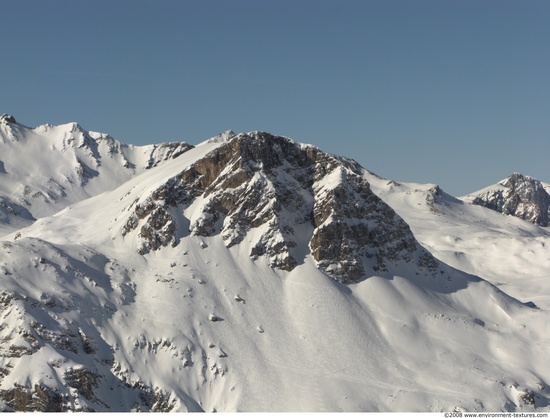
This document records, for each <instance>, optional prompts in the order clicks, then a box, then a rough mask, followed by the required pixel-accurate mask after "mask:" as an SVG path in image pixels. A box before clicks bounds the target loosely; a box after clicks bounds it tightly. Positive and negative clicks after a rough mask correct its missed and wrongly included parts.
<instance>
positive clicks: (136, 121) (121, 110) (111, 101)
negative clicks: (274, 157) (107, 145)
mask: <svg viewBox="0 0 550 418" xmlns="http://www.w3.org/2000/svg"><path fill="white" fill-rule="evenodd" d="M0 5H1V10H2V23H1V25H0V39H2V41H3V42H2V50H1V53H0V77H1V89H0V113H10V114H13V115H14V116H15V117H16V118H17V119H18V121H19V122H21V123H23V124H25V125H27V126H37V125H39V124H43V123H51V124H60V123H66V122H73V121H74V122H79V123H80V124H81V125H82V126H83V127H84V128H85V129H89V130H96V131H101V132H106V133H109V134H111V135H113V136H114V137H115V138H117V139H120V140H122V141H124V142H128V143H135V144H145V143H153V142H159V141H174V140H185V141H188V142H190V143H198V142H200V141H202V140H204V139H207V138H209V137H211V136H213V135H216V134H217V133H219V132H222V131H225V130H228V129H232V130H234V131H236V132H243V131H252V130H264V131H269V132H272V133H276V134H280V135H285V136H288V137H291V138H294V139H296V140H297V141H300V142H306V143H312V144H315V145H317V146H319V147H320V148H322V149H323V150H325V151H328V152H332V153H336V154H339V155H344V156H347V157H351V158H354V159H356V160H357V161H358V162H360V163H361V164H362V165H363V166H364V167H365V168H367V169H369V170H371V171H374V172H375V173H377V174H379V175H381V176H384V177H387V178H390V179H394V180H398V181H413V182H422V183H428V182H429V183H438V184H440V185H441V187H443V189H444V190H446V191H447V192H448V193H451V194H454V195H461V194H465V193H468V192H471V191H474V190H477V189H479V188H482V187H485V186H486V185H489V184H492V183H494V182H496V181H498V180H500V179H501V178H504V177H506V176H508V175H509V174H511V173H512V172H513V171H519V172H522V173H523V174H527V175H532V176H534V177H537V178H539V179H540V180H543V181H546V182H550V169H549V161H550V25H549V24H548V22H550V2H549V1H546V0H537V1H535V0H521V1H519V0H517V1H508V0H362V1H359V0H277V1H274V0H200V1H199V0H196V1H192V0H188V1H186V0H178V1H176V0H125V1H123V0H108V1H107V0H93V1H91V0H88V1H87V0H51V1H44V0H18V1H1V0H0Z"/></svg>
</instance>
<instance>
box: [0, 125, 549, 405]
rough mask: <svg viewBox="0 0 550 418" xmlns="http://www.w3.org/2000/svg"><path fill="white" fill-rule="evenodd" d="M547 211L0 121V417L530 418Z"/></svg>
mask: <svg viewBox="0 0 550 418" xmlns="http://www.w3.org/2000/svg"><path fill="white" fill-rule="evenodd" d="M548 190H550V187H549V186H548V185H545V184H543V183H541V182H540V181H538V180H535V179H532V178H530V177H526V176H522V175H520V174H517V173H515V174H513V175H512V176H510V177H509V178H508V179H505V180H503V181H502V182H500V183H498V184H497V185H494V186H490V187H488V188H486V189H483V190H481V191H479V192H477V193H473V194H472V195H469V196H466V197H464V198H455V197H452V196H450V195H448V194H446V193H445V192H444V191H442V190H441V189H440V188H439V187H438V186H436V185H433V184H430V185H421V184H413V183H397V182H394V181H391V180H386V179H383V178H381V177H379V176H377V175H375V174H373V173H371V172H369V171H367V170H365V169H364V168H362V167H361V166H360V165H359V164H358V163H357V162H355V161H353V160H351V159H348V158H343V157H338V156H335V155H331V154H328V153H325V152H323V151H322V150H320V149H318V148H316V147H314V146H312V145H305V144H301V143H298V142H295V141H293V140H291V139H289V138H286V137H281V136H276V135H272V134H269V133H266V132H250V133H240V134H235V133H233V132H231V131H228V132H225V133H223V134H220V135H218V136H216V137H214V138H211V139H209V140H207V141H204V142H202V143H200V144H198V145H196V146H193V145H189V144H186V143H164V144H157V145H149V146H143V147H137V146H132V145H127V144H124V143H122V142H120V141H117V140H115V139H113V138H112V137H110V136H109V135H106V134H100V133H97V132H92V131H86V130H84V129H83V128H81V127H80V126H79V125H78V124H75V123H71V124H66V125H60V126H51V125H42V126H39V127H37V128H28V127H25V126H23V125H21V124H19V123H18V122H17V121H16V119H15V118H14V117H13V116H9V115H3V116H2V117H0V237H2V238H0V246H1V248H2V251H1V252H0V315H1V318H2V320H1V322H0V353H1V356H0V409H1V410H5V411H11V410H15V411H112V412H117V411H208V412H211V411H220V412H222V411H315V412H317V411H474V410H479V411H482V410H485V411H487V410H489V411H547V410H549V405H550V389H548V383H549V382H550V362H548V361H547V360H548V350H547V347H548V343H549V342H550V332H549V331H550V329H549V327H550V325H548V324H550V321H549V319H550V318H549V314H548V309H549V308H550V229H549V227H548V222H549V219H550V216H549V215H550V213H549V206H550V195H549V194H548ZM507 215H510V216H507Z"/></svg>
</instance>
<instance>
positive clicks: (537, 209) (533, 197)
mask: <svg viewBox="0 0 550 418" xmlns="http://www.w3.org/2000/svg"><path fill="white" fill-rule="evenodd" d="M472 203H473V204H475V205H480V206H484V207H486V208H489V209H492V210H495V211H497V212H500V213H503V214H505V215H512V216H517V217H518V218H521V219H524V220H526V221H529V222H531V223H534V224H536V225H540V226H550V195H549V194H548V192H547V191H546V190H545V188H544V186H543V184H542V183H541V182H540V181H539V180H537V179H534V178H532V177H529V176H523V175H521V174H519V173H514V174H512V175H511V176H510V177H508V178H506V179H504V180H502V181H501V182H500V183H498V185H497V187H493V188H489V189H486V190H485V191H483V192H481V193H479V194H475V195H474V196H473V200H472Z"/></svg>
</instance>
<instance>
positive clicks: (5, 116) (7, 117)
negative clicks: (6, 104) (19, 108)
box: [0, 113, 17, 123]
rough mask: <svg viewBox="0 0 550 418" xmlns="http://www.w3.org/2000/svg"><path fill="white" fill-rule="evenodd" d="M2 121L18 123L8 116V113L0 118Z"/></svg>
mask: <svg viewBox="0 0 550 418" xmlns="http://www.w3.org/2000/svg"><path fill="white" fill-rule="evenodd" d="M0 121H1V122H4V123H17V121H16V120H15V118H14V117H13V116H12V115H8V114H7V113H4V114H3V115H2V116H0Z"/></svg>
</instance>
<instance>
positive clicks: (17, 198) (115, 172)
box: [0, 115, 191, 235]
mask: <svg viewBox="0 0 550 418" xmlns="http://www.w3.org/2000/svg"><path fill="white" fill-rule="evenodd" d="M189 148H191V146H190V145H188V144H186V143H183V142H182V143H176V142H174V143H164V144H157V145H148V146H143V147H136V146H133V145H126V144H123V143H121V142H119V141H117V140H115V139H113V138H112V137H110V136H109V135H106V134H101V133H97V132H92V131H85V130H84V129H82V128H81V127H80V126H79V125H78V124H76V123H68V124H65V125H60V126H52V125H41V126H38V127H37V128H34V129H31V128H28V127H26V126H24V125H21V124H19V123H17V122H16V120H15V118H14V117H13V116H9V115H2V116H1V117H0V234H1V235H3V234H5V233H8V232H10V231H14V230H16V229H19V228H21V227H23V226H27V225H29V224H30V223H32V222H33V221H34V220H35V219H38V218H41V217H43V216H48V215H53V214H54V213H56V212H58V211H59V210H61V209H63V208H64V207H66V206H67V205H69V204H72V203H76V202H78V201H81V200H83V199H86V198H88V197H91V196H95V195H96V194H99V193H103V192H105V191H108V190H112V189H114V188H115V187H117V186H119V185H121V184H122V183H124V182H126V181H127V180H129V179H130V178H132V177H133V176H135V175H136V174H138V173H141V172H143V171H145V170H146V169H150V168H151V167H153V166H155V165H157V164H159V163H160V162H162V161H164V160H167V159H169V158H173V157H176V156H178V155H179V154H181V153H183V152H185V151H187V150H188V149H189Z"/></svg>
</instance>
